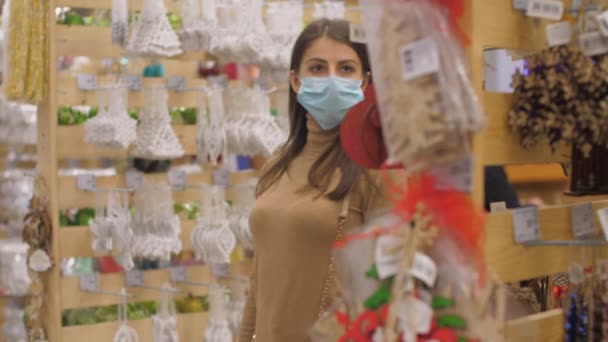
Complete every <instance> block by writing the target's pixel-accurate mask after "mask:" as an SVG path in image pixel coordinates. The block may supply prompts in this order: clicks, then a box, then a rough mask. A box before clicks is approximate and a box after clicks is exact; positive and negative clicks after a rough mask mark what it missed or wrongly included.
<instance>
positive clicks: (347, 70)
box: [342, 65, 355, 74]
mask: <svg viewBox="0 0 608 342" xmlns="http://www.w3.org/2000/svg"><path fill="white" fill-rule="evenodd" d="M342 72H343V73H347V74H349V73H352V72H355V68H353V67H352V66H350V65H345V66H343V67H342Z"/></svg>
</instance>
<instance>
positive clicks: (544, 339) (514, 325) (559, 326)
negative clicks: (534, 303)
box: [505, 309, 564, 342]
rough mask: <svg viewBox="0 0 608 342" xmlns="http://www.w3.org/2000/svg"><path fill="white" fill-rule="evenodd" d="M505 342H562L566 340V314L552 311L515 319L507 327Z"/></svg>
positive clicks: (559, 310)
mask: <svg viewBox="0 0 608 342" xmlns="http://www.w3.org/2000/svg"><path fill="white" fill-rule="evenodd" d="M505 330H506V331H505V332H506V334H505V335H506V336H505V341H511V342H519V341H522V342H523V341H526V342H561V341H563V340H564V337H563V336H564V313H563V311H562V310H561V309H555V310H550V311H546V312H542V313H539V314H535V315H531V316H528V317H525V318H519V319H514V320H512V321H509V322H508V323H507V326H506V327H505Z"/></svg>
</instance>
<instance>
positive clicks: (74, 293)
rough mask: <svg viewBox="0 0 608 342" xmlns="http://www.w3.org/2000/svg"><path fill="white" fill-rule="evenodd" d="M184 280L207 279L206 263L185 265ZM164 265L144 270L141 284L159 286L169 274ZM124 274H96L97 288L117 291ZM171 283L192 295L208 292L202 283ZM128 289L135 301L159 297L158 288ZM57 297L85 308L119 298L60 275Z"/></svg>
mask: <svg viewBox="0 0 608 342" xmlns="http://www.w3.org/2000/svg"><path fill="white" fill-rule="evenodd" d="M187 270H188V280H190V281H193V282H201V283H208V282H211V281H213V276H212V274H211V269H210V268H209V267H208V266H191V267H188V268H187ZM169 273H170V272H169V270H168V269H164V270H154V271H145V272H144V284H145V285H148V286H156V287H161V286H163V284H166V283H169V282H170V280H171V278H170V274H169ZM125 286H126V284H125V274H124V273H112V274H104V275H100V276H99V288H100V289H101V290H103V291H110V292H116V293H117V292H119V291H120V289H121V288H123V287H125ZM174 286H175V287H177V288H179V289H181V290H183V291H185V293H193V294H194V295H205V294H207V293H208V292H209V290H208V289H207V288H206V287H202V286H189V285H182V284H176V285H174ZM128 292H129V293H132V294H134V295H135V296H136V298H135V299H134V300H136V301H138V302H143V301H153V300H157V299H158V298H159V294H158V291H153V290H147V289H140V288H130V289H128ZM61 298H62V302H61V304H62V308H63V309H64V310H65V309H74V308H86V307H94V306H104V305H112V304H118V303H119V302H120V298H119V297H117V296H109V295H103V294H98V293H88V292H83V291H81V290H80V278H79V277H64V278H62V279H61Z"/></svg>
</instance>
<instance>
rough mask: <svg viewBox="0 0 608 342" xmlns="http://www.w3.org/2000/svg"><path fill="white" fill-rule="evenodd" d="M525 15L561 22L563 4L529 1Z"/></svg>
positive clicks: (552, 1) (548, 1)
mask: <svg viewBox="0 0 608 342" xmlns="http://www.w3.org/2000/svg"><path fill="white" fill-rule="evenodd" d="M526 15H527V16H529V17H534V18H542V19H550V20H561V19H562V16H563V15H564V4H563V3H562V2H561V1H557V0H529V1H528V9H527V11H526Z"/></svg>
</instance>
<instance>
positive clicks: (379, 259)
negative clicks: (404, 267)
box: [375, 234, 403, 279]
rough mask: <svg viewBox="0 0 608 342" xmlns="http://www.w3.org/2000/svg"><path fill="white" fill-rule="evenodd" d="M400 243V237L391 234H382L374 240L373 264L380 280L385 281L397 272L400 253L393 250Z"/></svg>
mask: <svg viewBox="0 0 608 342" xmlns="http://www.w3.org/2000/svg"><path fill="white" fill-rule="evenodd" d="M402 243H403V241H402V239H401V238H400V237H398V236H395V235H392V234H384V235H381V236H380V237H378V239H376V251H375V262H376V268H377V269H378V275H379V276H380V279H386V278H388V277H390V276H392V275H395V274H397V271H399V261H400V259H401V253H402V251H400V250H399V249H397V250H394V249H395V248H396V247H397V246H399V245H400V244H402Z"/></svg>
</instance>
